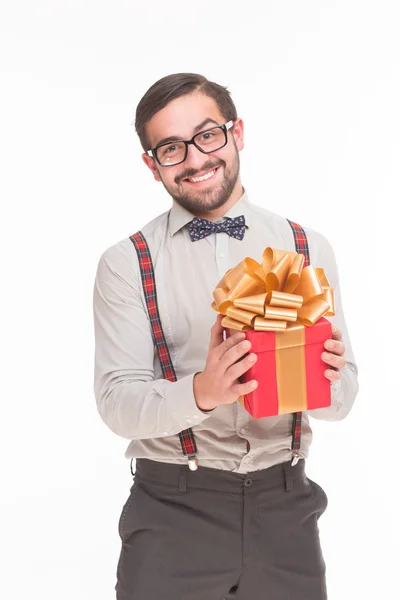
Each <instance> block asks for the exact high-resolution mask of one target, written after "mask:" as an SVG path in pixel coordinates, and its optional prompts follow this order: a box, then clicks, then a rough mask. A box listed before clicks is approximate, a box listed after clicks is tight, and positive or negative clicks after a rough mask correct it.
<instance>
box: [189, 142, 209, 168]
mask: <svg viewBox="0 0 400 600" xmlns="http://www.w3.org/2000/svg"><path fill="white" fill-rule="evenodd" d="M208 157H209V155H208V154H204V152H201V151H200V150H199V149H198V148H196V146H195V145H194V144H189V146H188V152H187V156H186V160H185V167H186V168H189V169H197V170H199V169H201V168H202V166H203V165H204V163H205V162H206V161H207V160H208Z"/></svg>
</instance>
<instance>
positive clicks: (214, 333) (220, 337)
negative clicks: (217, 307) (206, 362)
mask: <svg viewBox="0 0 400 600" xmlns="http://www.w3.org/2000/svg"><path fill="white" fill-rule="evenodd" d="M223 318H224V315H221V314H218V315H217V318H216V320H215V323H214V325H213V326H212V327H211V330H210V345H209V351H210V350H212V349H213V348H216V347H217V346H219V345H220V344H221V343H222V342H223V341H224V328H223V326H222V319H223Z"/></svg>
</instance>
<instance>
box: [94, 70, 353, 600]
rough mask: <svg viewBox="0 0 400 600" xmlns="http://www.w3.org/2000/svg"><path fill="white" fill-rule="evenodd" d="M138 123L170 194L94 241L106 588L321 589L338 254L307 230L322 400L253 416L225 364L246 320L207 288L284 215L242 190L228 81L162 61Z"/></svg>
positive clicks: (305, 593)
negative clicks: (104, 436)
mask: <svg viewBox="0 0 400 600" xmlns="http://www.w3.org/2000/svg"><path fill="white" fill-rule="evenodd" d="M136 130H137V133H138V135H139V138H140V141H141V144H142V146H143V149H144V153H143V155H142V158H143V161H144V162H145V164H146V165H147V167H148V168H149V169H150V171H151V173H152V175H153V177H154V179H155V180H156V181H157V182H161V183H162V184H163V186H164V187H165V189H166V191H167V193H168V194H169V195H170V196H171V198H172V206H171V209H170V210H168V211H167V212H165V213H163V214H161V215H159V216H158V217H156V218H155V219H153V220H152V221H151V222H150V223H148V224H147V225H145V226H144V227H143V228H142V229H141V232H138V233H137V234H136V235H132V236H130V237H129V238H126V239H123V240H122V241H120V242H118V243H116V244H114V245H113V246H111V247H110V248H108V249H107V250H106V251H105V252H104V253H103V255H102V256H101V258H100V260H99V265H98V269H97V274H96V281H95V287H94V321H95V340H96V357H95V385H94V389H95V395H96V401H97V406H98V410H99V413H100V415H101V417H102V419H103V420H104V422H105V423H106V425H107V426H108V427H109V428H110V429H111V430H112V431H113V432H114V433H116V434H117V435H119V436H121V437H124V438H126V439H129V440H131V442H130V444H129V446H128V448H127V451H126V457H127V458H130V459H136V473H135V480H134V484H133V486H132V487H131V493H130V495H129V498H128V499H127V502H126V503H125V505H124V507H123V510H122V513H121V517H120V521H119V534H120V537H121V540H122V550H121V555H120V559H119V562H118V568H117V583H116V592H117V598H118V600H128V599H129V600H139V599H140V600H155V598H161V597H162V598H164V599H165V600H183V599H185V600H221V599H224V598H226V599H228V598H229V599H232V598H235V599H236V600H261V599H263V600H264V599H265V598H271V599H273V600H288V598H291V597H293V598H298V599H301V600H323V599H324V598H326V585H325V562H324V559H323V556H322V551H321V547H320V540H319V532H318V523H317V521H318V519H319V517H320V516H321V514H322V513H323V512H324V511H325V509H326V507H327V497H326V494H325V492H324V491H323V490H322V488H321V487H320V486H319V485H318V484H317V483H315V482H313V481H311V480H310V479H309V478H308V477H307V476H306V474H305V467H304V464H305V459H306V458H307V456H308V451H309V446H310V443H311V437H312V430H311V427H310V424H309V416H311V417H314V418H316V419H323V420H331V421H333V420H339V419H343V418H344V417H345V416H346V415H347V414H348V413H349V411H350V409H351V407H352V405H353V402H354V399H355V397H356V394H357V391H358V383H357V367H356V364H355V360H354V356H353V353H352V349H351V345H350V340H349V336H348V333H347V327H346V323H345V319H344V316H343V311H342V306H341V297H340V289H339V280H338V273H337V268H336V263H335V258H334V253H333V251H332V248H331V247H330V245H329V243H328V242H327V240H326V239H325V238H324V237H323V236H322V235H321V234H319V233H317V232H316V231H314V230H312V229H309V228H305V229H304V234H305V235H306V237H307V241H308V249H309V253H310V258H311V262H312V264H313V265H315V266H318V267H322V268H324V269H325V272H326V274H327V277H328V279H329V281H330V284H331V285H332V287H333V288H334V292H335V310H336V314H335V316H334V317H332V318H331V320H332V323H333V325H334V328H333V339H332V340H327V341H326V342H325V349H326V351H325V352H324V353H323V355H322V359H323V360H324V361H325V362H326V365H327V368H326V371H325V376H326V377H327V378H328V379H329V380H330V382H331V398H332V403H331V406H329V407H328V408H323V409H316V410H314V411H310V412H309V414H308V413H306V412H305V413H303V414H302V420H301V421H300V425H299V422H298V427H297V428H296V427H293V415H281V416H277V417H269V418H263V419H253V418H252V417H251V415H250V414H249V413H247V411H246V410H245V409H244V408H243V406H242V405H241V404H240V403H238V402H237V399H238V397H239V396H241V395H243V394H246V393H249V391H250V390H251V389H254V388H253V386H254V385H257V382H248V383H241V382H240V380H239V378H240V376H241V375H242V374H243V373H245V372H246V371H247V370H248V369H249V367H250V366H251V365H252V364H253V363H254V361H255V360H256V358H257V357H256V355H255V354H254V353H252V352H251V349H250V348H249V343H248V342H244V341H243V339H244V334H243V333H240V332H238V333H236V334H235V335H234V336H233V337H230V338H228V339H224V336H223V328H222V326H221V316H220V315H218V316H216V313H215V312H214V311H213V309H212V308H211V302H212V291H213V289H214V288H215V286H216V284H217V283H218V281H219V280H220V279H221V278H222V277H223V275H224V274H225V273H226V271H227V270H228V269H229V268H231V267H233V266H235V265H236V264H238V263H239V262H240V261H241V260H242V259H243V258H245V257H247V256H248V257H252V258H255V259H256V260H259V259H260V257H261V255H262V252H263V250H264V248H265V247H266V246H271V247H274V248H283V249H286V250H294V249H295V245H294V244H295V242H294V237H293V231H292V228H291V226H290V223H289V222H288V221H287V220H286V219H285V218H284V217H281V216H279V215H277V214H275V213H273V212H270V211H268V210H266V209H263V208H260V207H258V206H256V205H254V204H252V203H250V202H249V199H248V197H247V193H246V191H245V189H244V188H243V186H242V183H241V178H240V172H239V152H240V151H241V150H242V149H243V145H244V142H243V121H242V119H240V118H238V116H237V113H236V109H235V106H234V104H233V102H232V99H231V96H230V93H229V92H228V90H227V89H226V88H225V87H223V86H220V85H218V84H216V83H213V82H209V81H208V80H207V79H206V78H205V77H203V76H201V75H196V74H192V73H179V74H174V75H170V76H167V77H164V78H163V79H161V80H159V81H157V82H156V83H155V84H154V85H153V86H151V87H150V89H149V90H148V91H147V92H146V94H145V95H144V96H143V98H142V99H141V101H140V102H139V104H138V107H137V111H136ZM143 200H144V199H143V198H140V197H138V198H137V200H136V201H137V202H138V203H140V202H142V201H143ZM203 219H206V221H203ZM300 414H301V413H300ZM296 429H297V430H299V431H300V433H299V435H300V434H301V441H300V438H299V439H298V440H297V441H298V442H299V449H298V452H293V444H292V442H293V439H294V433H293V432H294V431H295V430H296ZM299 458H300V460H298V459H299ZM188 459H189V463H188ZM196 467H197V468H196Z"/></svg>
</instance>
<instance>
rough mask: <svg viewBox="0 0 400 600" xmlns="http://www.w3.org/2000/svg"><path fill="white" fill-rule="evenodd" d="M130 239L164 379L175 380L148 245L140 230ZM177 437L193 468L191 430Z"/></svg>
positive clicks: (193, 450) (194, 442)
mask: <svg viewBox="0 0 400 600" xmlns="http://www.w3.org/2000/svg"><path fill="white" fill-rule="evenodd" d="M130 239H131V241H132V243H133V245H134V246H135V248H136V252H137V255H138V259H139V267H140V274H141V277H142V285H143V291H144V297H145V299H146V304H147V310H148V312H149V317H150V323H151V331H152V336H153V342H154V346H155V348H156V350H157V354H158V358H159V360H160V364H161V369H162V373H163V377H164V379H168V381H176V374H175V369H174V366H173V364H172V361H171V356H170V353H169V350H168V346H167V342H166V341H165V336H164V331H163V328H162V325H161V319H160V314H159V312H158V304H157V290H156V282H155V278H154V268H153V261H152V260H151V255H150V251H149V247H148V245H147V242H146V239H145V237H144V236H143V234H142V232H141V231H138V233H135V234H134V235H131V236H130ZM179 438H180V441H181V447H182V451H183V454H185V455H187V457H188V461H189V467H190V468H191V469H193V470H194V469H195V468H197V459H196V453H197V446H196V441H195V439H194V435H193V431H192V430H191V429H185V430H184V431H181V432H180V433H179Z"/></svg>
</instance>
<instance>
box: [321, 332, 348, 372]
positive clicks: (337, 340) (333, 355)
mask: <svg viewBox="0 0 400 600" xmlns="http://www.w3.org/2000/svg"><path fill="white" fill-rule="evenodd" d="M324 348H326V350H327V352H323V353H322V354H321V358H322V360H323V361H324V362H326V363H327V364H328V365H329V366H330V367H331V369H327V370H326V371H325V377H326V378H327V379H329V380H330V381H331V383H335V381H339V379H340V377H341V375H340V371H341V369H343V367H345V366H346V359H345V358H344V352H345V347H344V344H343V342H342V332H341V331H340V329H338V328H337V327H333V328H332V339H331V340H326V342H325V343H324Z"/></svg>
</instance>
